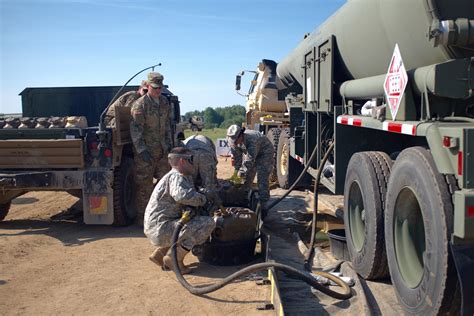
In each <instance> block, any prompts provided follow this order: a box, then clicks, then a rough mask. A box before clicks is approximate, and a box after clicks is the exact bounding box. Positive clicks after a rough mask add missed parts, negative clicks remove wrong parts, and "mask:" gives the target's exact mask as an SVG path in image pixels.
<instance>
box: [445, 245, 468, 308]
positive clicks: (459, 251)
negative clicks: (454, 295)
mask: <svg viewBox="0 0 474 316" xmlns="http://www.w3.org/2000/svg"><path fill="white" fill-rule="evenodd" d="M450 245H451V253H452V254H453V258H454V262H455V265H456V271H457V274H458V280H459V283H460V285H461V297H462V303H461V315H473V314H474V300H473V299H472V298H473V297H474V283H473V281H472V280H474V246H473V245H472V244H466V245H462V244H457V245H455V244H453V243H450Z"/></svg>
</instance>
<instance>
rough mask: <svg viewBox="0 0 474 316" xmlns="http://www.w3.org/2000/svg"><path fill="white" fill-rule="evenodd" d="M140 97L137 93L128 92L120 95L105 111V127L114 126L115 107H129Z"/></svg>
mask: <svg viewBox="0 0 474 316" xmlns="http://www.w3.org/2000/svg"><path fill="white" fill-rule="evenodd" d="M139 97H140V94H139V93H138V91H128V92H126V93H124V94H122V95H121V96H120V97H118V98H117V100H115V101H114V103H112V105H111V106H110V107H109V108H108V109H107V113H106V114H105V119H104V122H105V125H107V126H111V127H113V126H115V107H131V106H132V104H133V102H135V101H136V100H137V99H138V98H139Z"/></svg>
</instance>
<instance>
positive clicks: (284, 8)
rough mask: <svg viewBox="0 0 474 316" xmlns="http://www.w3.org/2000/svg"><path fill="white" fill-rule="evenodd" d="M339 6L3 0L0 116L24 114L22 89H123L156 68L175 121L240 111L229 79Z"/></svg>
mask: <svg viewBox="0 0 474 316" xmlns="http://www.w3.org/2000/svg"><path fill="white" fill-rule="evenodd" d="M344 2H345V0H312V1H311V0H274V1H267V0H240V1H230V0H194V1H193V0H172V1H171V0H168V1H162V0H154V1H148V0H135V1H132V0H129V1H126V0H0V13H1V15H0V23H1V24H0V72H1V77H0V91H1V103H0V112H1V113H18V112H21V98H20V96H18V94H19V93H20V92H21V91H22V90H23V89H24V88H26V87H62V86H101V85H107V86H108V85H122V84H124V83H125V82H126V81H127V80H128V79H129V78H130V77H131V76H132V75H133V74H135V73H136V72H138V71H139V70H141V69H143V68H145V67H148V66H151V65H153V64H156V63H158V62H161V63H162V64H163V65H162V66H161V67H159V68H157V69H156V70H157V71H159V72H161V73H162V74H163V75H164V76H165V84H168V85H169V89H170V90H171V91H172V92H173V93H174V94H176V95H178V96H179V98H180V100H181V107H182V110H181V111H182V113H185V112H188V111H192V110H203V109H204V108H206V107H208V106H211V107H217V106H228V105H233V104H242V105H244V104H245V100H244V99H243V97H241V96H239V95H237V94H236V93H235V91H234V82H235V74H236V73H237V72H238V71H240V70H242V69H251V70H253V69H254V68H255V67H256V66H257V64H258V62H259V61H260V60H261V59H262V58H267V59H273V60H275V61H277V62H278V61H279V60H281V59H282V58H283V57H284V56H286V55H287V54H288V53H289V52H290V51H291V50H292V49H293V48H294V47H295V46H296V45H297V44H298V43H299V41H300V40H301V39H302V38H303V35H304V34H305V33H307V32H311V31H313V30H314V29H315V28H316V26H318V25H319V24H320V23H321V22H323V21H324V20H325V19H326V18H327V17H329V16H330V15H331V14H332V13H334V12H335V11H336V10H337V9H338V8H339V7H340V6H341V5H342V4H343V3H344ZM145 76H146V73H143V74H141V75H139V76H137V78H136V79H134V80H133V81H132V82H131V84H138V83H139V82H140V81H141V79H144V78H145ZM245 79H246V80H250V77H249V76H247V77H245Z"/></svg>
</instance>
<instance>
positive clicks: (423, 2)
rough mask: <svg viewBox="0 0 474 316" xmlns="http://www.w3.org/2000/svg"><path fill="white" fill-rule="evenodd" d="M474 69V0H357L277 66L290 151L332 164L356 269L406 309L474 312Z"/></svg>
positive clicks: (329, 177) (330, 181)
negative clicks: (291, 96)
mask: <svg viewBox="0 0 474 316" xmlns="http://www.w3.org/2000/svg"><path fill="white" fill-rule="evenodd" d="M473 69H474V2H473V1H472V0H457V1H452V0H400V1H390V0H350V1H348V2H347V3H346V4H345V5H343V6H342V7H341V8H340V9H339V10H338V11H337V12H336V13H335V14H333V15H332V16H331V17H330V18H329V19H328V20H327V21H326V22H324V23H323V24H322V25H321V26H319V27H318V28H317V29H316V30H315V31H314V32H312V33H311V34H309V35H307V36H305V38H304V39H303V41H302V42H301V43H300V44H299V45H298V46H297V47H296V48H295V49H294V50H293V51H292V52H291V53H290V54H289V55H288V56H287V57H286V58H284V59H283V60H282V61H281V62H280V63H279V64H278V66H277V76H278V78H279V80H281V82H282V83H283V84H284V86H285V89H286V91H292V92H296V93H300V95H299V96H300V97H301V99H302V105H301V106H293V104H292V103H287V107H288V109H289V113H290V120H289V122H290V123H289V124H290V135H289V137H290V142H289V143H290V149H291V150H290V151H289V155H291V157H293V158H294V159H296V160H299V161H301V162H302V163H303V164H305V165H309V169H308V172H309V174H311V175H312V176H313V177H316V175H317V173H318V169H320V168H324V169H327V170H328V172H324V175H325V176H324V177H323V178H322V179H321V183H322V184H323V185H324V186H325V187H327V188H328V189H329V190H330V191H332V192H333V193H334V194H336V195H343V199H344V225H345V233H346V238H347V246H348V250H349V253H350V257H351V261H352V265H353V267H354V268H355V270H356V271H357V272H358V274H359V275H361V276H362V277H364V278H366V279H379V278H386V277H388V276H390V278H391V281H392V284H393V286H394V289H395V292H396V294H397V297H398V301H399V302H400V305H401V306H402V308H403V309H404V311H405V312H406V313H407V314H419V315H425V314H438V313H446V312H461V313H463V314H466V315H467V314H469V315H472V313H473V312H474V304H473V303H474V302H473V300H472V297H474V282H473V281H474V159H473V155H474V96H473V88H474V71H473ZM281 91H283V90H281ZM281 141H286V139H284V138H283V139H282V138H281V137H280V142H281ZM332 142H334V150H333V152H332V153H331V154H330V155H329V159H328V162H327V163H326V164H325V165H321V163H320V162H321V157H323V156H325V153H326V152H325V151H326V150H328V148H330V146H329V144H330V143H332ZM279 149H280V148H279ZM313 153H314V154H315V155H316V156H315V157H316V159H314V160H313V161H309V157H310V156H313ZM285 155H288V153H287V152H285V151H283V150H279V151H278V153H277V160H279V161H285V159H288V157H285ZM279 167H280V166H279V165H278V164H277V172H278V173H279V174H282V172H283V171H284V170H283V171H282V170H279V169H280V168H279ZM461 299H462V300H461Z"/></svg>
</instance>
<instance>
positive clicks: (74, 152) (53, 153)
mask: <svg viewBox="0 0 474 316" xmlns="http://www.w3.org/2000/svg"><path fill="white" fill-rule="evenodd" d="M80 155H82V149H81V148H55V147H53V148H45V147H43V148H25V147H22V148H20V147H14V148H0V156H2V157H3V156H16V157H25V156H33V157H39V156H42V157H57V156H76V157H77V156H80Z"/></svg>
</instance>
